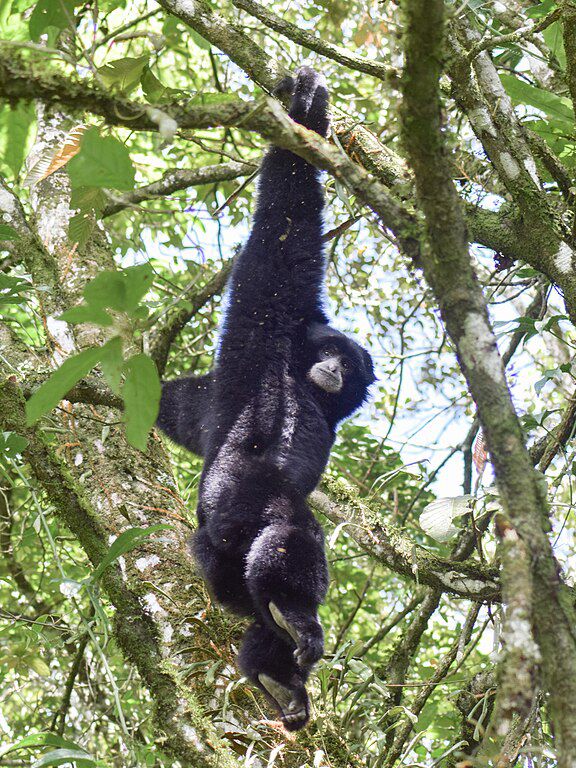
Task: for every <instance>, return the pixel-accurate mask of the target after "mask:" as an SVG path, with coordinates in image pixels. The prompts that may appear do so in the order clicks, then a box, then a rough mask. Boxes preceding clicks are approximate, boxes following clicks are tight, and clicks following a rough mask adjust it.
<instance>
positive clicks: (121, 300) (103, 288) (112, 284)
mask: <svg viewBox="0 0 576 768" xmlns="http://www.w3.org/2000/svg"><path fill="white" fill-rule="evenodd" d="M84 298H85V299H86V301H87V302H88V304H91V305H92V306H94V307H100V308H104V307H108V308H109V309H115V310H117V311H118V312H123V311H124V309H125V307H126V281H125V279H124V277H123V275H122V272H121V271H120V270H118V271H112V270H108V271H106V272H101V273H100V274H99V275H97V276H96V277H95V278H94V279H93V280H90V282H89V283H88V285H87V286H86V288H84Z"/></svg>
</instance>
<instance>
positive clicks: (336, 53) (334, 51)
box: [232, 0, 394, 80]
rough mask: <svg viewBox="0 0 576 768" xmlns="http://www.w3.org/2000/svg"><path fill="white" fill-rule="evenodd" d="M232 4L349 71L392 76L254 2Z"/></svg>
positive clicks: (235, 0)
mask: <svg viewBox="0 0 576 768" xmlns="http://www.w3.org/2000/svg"><path fill="white" fill-rule="evenodd" d="M232 2H233V3H234V5H235V6H236V7H237V8H242V10H243V11H247V12H248V13H249V14H251V15H252V16H255V17H256V18H257V19H259V20H260V21H261V22H262V23H263V24H265V25H266V26H267V27H269V28H270V29H273V30H274V31H275V32H280V34H281V35H283V36H284V37H287V38H288V39H289V40H293V41H294V42H295V43H298V44H299V45H302V46H304V47H305V48H309V49H310V50H311V51H316V53H319V54H321V55H322V56H326V58H328V59H332V60H333V61H337V62H339V63H340V64H344V66H346V67H350V69H355V70H356V71H358V72H365V73H366V74H368V75H374V77H377V78H378V79H379V80H387V79H388V78H389V77H390V75H391V74H392V75H393V74H394V72H393V70H391V69H390V68H389V67H387V66H386V64H382V63H380V62H379V61H373V60H371V59H367V58H366V57H365V56H355V55H354V54H353V53H350V51H348V50H346V48H343V47H342V46H341V45H335V44H334V43H329V42H328V41H327V40H323V39H322V38H321V37H318V35H313V34H311V33H310V32H308V31H307V30H305V29H303V28H302V27H298V26H296V24H292V23H291V22H290V21H286V20H285V19H281V18H280V17H279V16H277V15H276V14H275V13H272V12H271V11H270V10H268V9H267V8H265V7H264V6H263V5H261V4H260V3H257V2H255V0H232Z"/></svg>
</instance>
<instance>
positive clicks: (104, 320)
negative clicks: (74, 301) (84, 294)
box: [59, 304, 114, 327]
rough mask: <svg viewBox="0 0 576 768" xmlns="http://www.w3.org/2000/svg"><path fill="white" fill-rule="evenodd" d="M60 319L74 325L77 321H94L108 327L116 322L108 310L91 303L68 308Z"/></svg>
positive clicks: (95, 323)
mask: <svg viewBox="0 0 576 768" xmlns="http://www.w3.org/2000/svg"><path fill="white" fill-rule="evenodd" d="M59 319H60V320H64V321H65V322H66V323H71V324H72V325H75V324H76V323H94V325H100V326H102V327H106V326H110V325H112V324H113V323H114V318H113V317H111V316H110V315H109V314H108V312H106V311H105V310H103V309H101V308H100V307H95V306H93V305H91V304H80V306H78V307H72V309H67V310H66V312H63V313H62V314H61V315H60V318H59Z"/></svg>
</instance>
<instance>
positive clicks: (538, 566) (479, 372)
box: [402, 0, 576, 766]
mask: <svg viewBox="0 0 576 768" xmlns="http://www.w3.org/2000/svg"><path fill="white" fill-rule="evenodd" d="M404 8H405V10H406V16H407V36H406V69H405V76H404V87H403V97H404V101H403V114H402V133H403V137H404V142H405V144H406V148H407V150H408V155H409V158H410V161H411V165H412V168H413V170H414V173H415V176H416V184H417V194H418V198H419V200H420V203H421V206H422V209H423V211H424V213H425V217H426V226H427V232H428V239H429V245H430V249H429V250H425V251H423V254H422V257H423V267H424V272H425V275H426V277H427V279H428V281H429V283H430V284H431V286H432V289H433V291H434V294H435V296H436V298H437V300H438V303H439V306H440V310H441V313H442V316H443V319H444V322H445V324H446V328H447V330H448V333H449V335H450V337H451V339H452V341H453V342H454V345H455V347H456V350H457V355H458V360H459V363H460V367H461V368H462V371H463V373H464V376H465V378H466V380H467V383H468V386H469V389H470V392H471V394H472V396H473V398H474V400H475V402H476V405H477V408H478V413H479V417H480V421H481V424H482V428H483V431H484V435H485V437H486V441H487V444H488V449H489V451H490V455H491V457H492V462H493V465H494V469H495V474H496V480H497V483H498V487H499V489H500V493H501V498H502V500H503V503H504V506H505V509H506V511H507V514H508V516H509V518H510V520H511V522H512V524H513V526H514V527H515V528H516V530H517V531H518V533H519V535H520V537H521V539H522V541H523V542H524V544H525V545H526V547H527V548H528V551H529V553H530V558H531V562H532V564H533V578H534V587H535V589H534V615H535V624H536V632H537V639H538V643H539V646H540V650H541V653H542V657H543V668H544V673H545V678H546V684H547V688H548V691H549V693H550V701H551V711H552V720H553V722H554V725H555V729H556V735H557V739H558V745H559V755H560V763H561V764H562V765H563V766H568V765H572V763H573V762H574V761H576V739H575V738H574V729H573V723H574V722H575V719H576V638H575V634H574V629H573V628H574V626H575V619H574V611H573V608H572V606H570V605H569V604H568V600H567V599H566V595H565V593H564V590H563V587H562V585H561V581H560V577H559V567H558V564H557V562H556V559H555V557H554V554H553V552H552V547H551V545H550V542H549V540H548V537H547V536H546V534H545V533H544V530H543V529H544V527H545V526H547V504H546V500H545V498H544V496H543V493H542V490H541V488H540V486H539V484H538V478H537V475H536V473H535V472H534V469H533V467H532V463H531V460H530V456H529V454H528V451H527V450H526V447H525V445H524V442H523V437H522V432H521V429H520V425H519V423H518V419H517V416H516V414H515V412H514V408H513V405H512V402H511V400H510V394H509V392H508V388H507V385H506V380H505V377H504V370H503V366H502V361H501V359H500V356H499V355H498V351H497V347H496V341H495V338H494V335H493V333H492V330H491V328H490V325H489V321H488V314H487V309H486V304H485V300H484V297H483V295H482V291H481V288H480V286H479V285H478V283H477V280H476V277H475V275H474V272H473V269H472V265H471V261H470V256H469V252H468V240H467V234H466V227H465V223H464V217H463V214H462V211H461V208H460V202H459V199H458V195H457V193H456V190H455V187H454V185H453V183H452V179H451V177H450V173H449V166H448V164H447V162H446V150H445V147H444V142H443V134H442V128H441V103H440V98H439V88H438V83H439V78H440V74H441V71H442V70H441V61H442V46H443V40H444V38H443V32H444V17H443V14H444V3H443V0H433V2H429V1H428V0H405V3H404ZM484 55H485V54H480V56H479V57H478V58H481V57H482V56H484Z"/></svg>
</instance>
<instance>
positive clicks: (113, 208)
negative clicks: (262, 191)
mask: <svg viewBox="0 0 576 768" xmlns="http://www.w3.org/2000/svg"><path fill="white" fill-rule="evenodd" d="M257 167H258V166H257V165H256V164H254V163H239V162H229V163H220V164H218V165H206V166H204V167H203V168H193V169H191V170H187V169H182V170H180V169H174V170H172V171H166V173H165V174H163V176H162V178H161V179H158V181H153V182H152V183H151V184H146V186H144V187H139V188H138V189H135V190H134V191H133V192H127V193H126V194H124V195H118V196H114V197H113V198H111V200H110V202H109V203H108V205H106V207H105V208H104V210H103V211H102V218H106V217H107V216H112V215H113V214H114V213H118V212H119V211H122V210H124V208H129V207H131V206H134V205H139V204H140V203H143V202H144V201H145V200H152V199H154V198H156V197H166V196H167V195H171V194H173V193H174V192H179V191H180V190H181V189H187V188H188V187H195V186H198V185H200V184H214V183H215V182H218V181H230V180H231V179H237V178H238V177H239V176H247V175H249V174H250V173H254V171H255V170H256V169H257Z"/></svg>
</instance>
